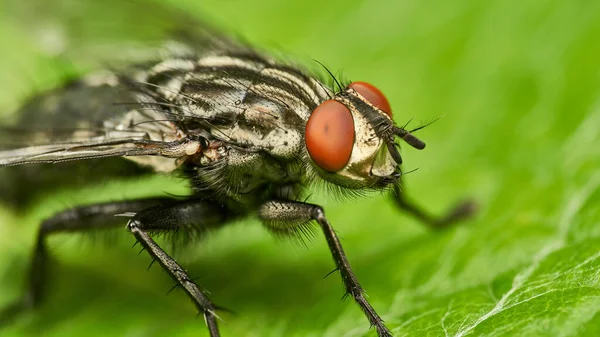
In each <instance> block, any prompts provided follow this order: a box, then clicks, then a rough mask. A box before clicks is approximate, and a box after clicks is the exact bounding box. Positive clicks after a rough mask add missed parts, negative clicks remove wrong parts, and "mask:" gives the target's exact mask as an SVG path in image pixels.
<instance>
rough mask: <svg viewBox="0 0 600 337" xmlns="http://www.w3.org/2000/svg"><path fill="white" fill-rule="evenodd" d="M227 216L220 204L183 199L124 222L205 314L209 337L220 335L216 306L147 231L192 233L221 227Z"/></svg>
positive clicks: (146, 210) (138, 214)
mask: <svg viewBox="0 0 600 337" xmlns="http://www.w3.org/2000/svg"><path fill="white" fill-rule="evenodd" d="M227 218H228V210H227V209H226V208H225V207H223V206H222V205H219V204H216V203H210V202H206V201H196V200H186V201H181V202H178V203H175V204H172V205H168V206H163V205H158V206H155V207H151V208H148V209H145V210H143V211H141V212H139V213H137V214H135V215H134V216H133V217H132V218H131V219H130V221H129V223H128V224H127V228H128V229H129V231H130V232H131V234H133V236H135V238H136V239H137V241H138V242H139V243H140V244H141V246H142V247H143V248H144V250H146V251H147V252H148V254H150V256H151V257H152V258H153V259H154V260H155V261H157V262H158V263H159V264H160V266H161V267H162V268H163V270H164V271H166V272H167V273H168V274H169V275H170V276H171V277H172V278H173V279H174V280H175V281H176V282H177V284H178V285H179V286H181V288H182V289H183V290H184V291H185V292H186V294H187V295H188V296H189V297H190V299H191V300H192V301H193V302H194V305H195V306H196V308H197V309H198V310H199V312H201V313H202V314H203V315H204V319H205V321H206V324H207V326H208V330H209V332H210V336H211V337H217V336H219V328H218V326H217V320H216V319H217V315H216V314H215V306H214V305H213V303H212V302H211V301H210V300H209V299H208V297H207V296H206V295H205V294H204V292H202V290H201V289H200V288H199V287H198V286H197V285H196V284H195V283H194V281H193V280H192V279H191V278H190V276H189V275H188V274H187V272H186V271H185V270H184V269H183V268H182V267H181V266H180V265H179V264H178V263H177V261H175V260H174V259H173V258H172V257H170V256H169V255H168V254H167V253H166V252H165V251H164V250H163V249H162V248H161V247H160V246H159V245H158V244H157V243H156V242H155V241H154V240H153V239H152V238H151V237H150V235H149V232H150V233H164V232H176V231H185V234H188V235H194V234H198V233H201V232H203V231H205V230H208V229H210V228H217V227H220V226H222V225H223V224H224V223H225V222H226V220H228V219H227Z"/></svg>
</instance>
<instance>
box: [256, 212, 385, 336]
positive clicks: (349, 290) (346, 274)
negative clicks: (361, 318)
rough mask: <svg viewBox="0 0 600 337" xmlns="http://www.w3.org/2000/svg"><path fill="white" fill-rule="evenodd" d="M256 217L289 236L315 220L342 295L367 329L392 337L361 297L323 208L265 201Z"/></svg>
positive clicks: (361, 292) (365, 300) (357, 284)
mask: <svg viewBox="0 0 600 337" xmlns="http://www.w3.org/2000/svg"><path fill="white" fill-rule="evenodd" d="M259 216H260V218H261V219H262V221H263V223H264V224H265V225H266V226H267V227H268V228H269V229H270V230H273V231H274V232H276V233H285V232H288V233H290V234H291V233H293V231H294V230H293V228H294V227H295V228H302V227H303V226H305V225H306V224H308V223H309V222H310V221H316V222H317V223H318V224H319V226H320V227H321V230H322V231H323V234H324V235H325V239H326V240H327V244H328V245H329V250H330V251H331V255H332V257H333V260H334V262H335V265H336V267H337V269H338V270H339V271H340V274H341V276H342V281H343V282H344V287H345V289H346V295H352V297H353V298H354V300H355V301H356V303H357V304H358V305H359V306H360V308H361V310H362V311H363V312H364V314H365V316H367V319H368V320H369V322H370V323H371V326H375V328H376V329H377V334H378V335H379V336H380V337H384V336H385V337H388V336H390V337H391V336H392V333H391V332H390V330H389V329H388V328H387V327H386V326H385V324H384V323H383V320H382V319H381V317H379V315H378V314H377V312H376V311H375V309H373V307H372V306H371V304H370V303H369V302H368V301H367V299H366V298H365V293H364V291H363V289H362V287H361V285H360V283H359V282H358V279H357V278H356V275H354V272H353V271H352V268H351V267H350V263H349V262H348V259H347V258H346V254H345V253H344V249H343V248H342V244H341V243H340V240H339V239H338V237H337V235H336V233H335V231H334V229H333V227H331V225H330V224H329V221H327V218H326V217H325V213H324V211H323V208H321V207H320V206H317V205H313V204H308V203H303V202H296V201H269V202H267V203H265V204H263V205H262V206H261V208H260V211H259Z"/></svg>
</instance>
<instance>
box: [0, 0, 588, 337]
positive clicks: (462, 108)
mask: <svg viewBox="0 0 600 337" xmlns="http://www.w3.org/2000/svg"><path fill="white" fill-rule="evenodd" d="M62 1H63V2H64V1H67V0H62ZM12 3H17V1H16V0H14V1H13V0H11V1H7V4H6V5H4V6H5V7H3V10H2V11H0V42H1V43H0V44H1V45H2V46H3V51H2V52H0V108H1V109H2V112H1V113H2V115H3V116H10V114H11V111H14V110H15V109H16V108H17V107H18V105H19V104H20V103H22V102H23V100H24V99H25V98H26V97H27V96H28V95H29V94H30V93H32V92H37V91H40V90H43V89H45V88H52V87H55V86H58V85H60V83H62V82H63V81H64V77H65V68H68V69H69V71H71V70H73V69H75V72H78V71H84V70H85V68H86V66H87V65H88V64H87V63H85V62H83V61H82V62H81V63H78V61H77V60H79V59H78V58H77V57H78V56H77V57H74V59H72V60H69V62H73V64H68V65H65V63H64V61H63V60H60V59H57V58H56V57H55V56H52V55H49V54H48V50H47V49H45V48H44V46H43V45H40V44H39V40H37V38H36V37H35V36H33V35H32V34H31V31H30V30H29V29H28V28H27V27H28V26H27V25H29V24H34V23H35V21H34V22H33V23H32V22H31V21H26V22H27V23H26V24H25V26H24V25H23V22H22V21H19V20H25V19H26V18H24V17H23V16H22V15H21V14H22V9H23V8H24V9H25V12H27V10H28V9H29V10H30V13H29V14H30V15H32V16H35V15H36V14H35V13H36V12H35V11H34V10H33V7H31V8H29V7H27V6H26V5H22V6H21V7H20V8H21V10H20V11H19V12H18V13H21V14H19V15H17V12H15V11H16V9H14V7H11V6H10V5H9V4H12ZM100 3H102V2H98V4H100ZM117 3H118V2H117ZM169 3H170V4H171V5H172V6H177V7H181V8H183V9H185V10H186V11H187V12H188V13H190V14H191V15H194V16H199V17H209V18H210V20H211V22H212V21H214V22H217V23H218V24H219V26H222V27H225V28H226V29H229V30H231V31H234V32H237V33H239V34H240V35H242V36H244V37H246V38H247V39H248V40H249V41H251V42H252V43H254V44H257V45H260V46H262V47H264V48H266V49H270V50H273V52H274V53H276V54H290V55H295V56H296V57H298V58H301V59H305V60H307V61H306V64H307V66H311V64H310V62H312V61H310V60H311V59H312V58H314V59H317V60H319V61H321V62H322V63H324V64H325V65H327V66H328V67H330V68H331V69H333V70H334V71H336V70H338V69H343V71H344V76H345V77H348V78H350V79H354V80H365V81H369V82H371V83H374V84H376V85H377V86H378V87H379V88H381V90H382V91H383V92H384V93H385V94H386V96H387V97H388V99H389V100H390V103H391V104H392V108H393V110H394V116H395V118H396V120H397V121H398V123H401V124H403V123H405V122H407V121H408V120H411V119H412V120H413V122H412V125H415V126H418V125H419V124H420V123H425V122H427V121H430V120H433V119H435V118H438V117H442V118H441V119H440V120H439V121H437V122H436V123H434V124H433V125H431V126H429V127H427V128H426V129H424V130H422V131H419V137H420V138H422V139H423V140H425V141H426V143H427V148H426V149H425V150H424V151H421V152H419V151H415V150H412V149H408V148H403V157H404V159H405V170H411V169H416V168H419V170H418V171H416V172H414V173H411V174H409V175H407V176H406V191H407V193H408V194H409V195H410V196H411V198H413V199H414V200H415V201H417V202H419V203H420V204H422V205H424V206H425V207H427V208H428V209H431V210H432V211H433V212H436V213H439V214H441V212H443V210H445V209H447V208H448V207H450V206H451V205H452V204H453V203H454V202H456V201H458V200H459V199H461V198H464V197H472V198H474V199H475V200H476V201H477V202H478V204H479V205H480V210H479V213H478V214H477V216H476V217H475V218H474V219H473V220H470V221H468V222H466V223H464V224H463V225H461V226H459V227H457V228H453V229H449V230H447V231H443V232H433V231H430V230H428V229H427V228H425V227H424V226H422V225H420V224H419V223H417V222H416V221H415V220H413V219H411V218H409V217H408V216H406V215H404V214H402V213H401V212H399V211H397V210H396V209H394V207H393V205H392V203H391V200H389V199H388V198H386V197H385V196H374V197H370V198H364V199H356V200H352V201H349V202H339V201H335V200H332V199H330V198H327V197H319V198H318V201H319V202H323V204H324V206H325V210H326V212H327V215H328V217H329V218H330V220H331V222H332V224H333V225H334V227H335V228H336V229H337V231H338V232H339V234H340V236H341V237H342V243H343V244H344V247H345V250H346V252H347V254H348V257H349V260H350V262H351V263H352V265H353V268H354V270H355V272H356V273H357V276H358V278H359V279H360V280H361V283H362V285H363V286H364V288H365V289H366V291H367V293H368V295H369V299H370V301H371V302H372V304H373V305H374V307H375V308H376V309H377V310H378V312H379V313H380V314H381V315H382V316H383V318H384V319H385V320H386V322H387V324H388V325H389V327H390V328H391V329H392V330H393V332H394V334H395V335H396V336H456V337H459V336H598V335H599V333H600V272H599V270H600V250H599V247H600V221H599V220H600V207H599V205H600V189H599V187H600V172H599V168H600V131H599V130H600V70H599V69H600V67H599V66H598V65H599V61H598V60H600V43H598V41H600V3H598V2H586V3H585V4H584V3H583V2H581V1H560V0H548V1H534V0H524V1H519V2H515V1H502V0H491V1H485V2H481V1H476V0H469V1H461V2H447V1H442V0H431V1H426V2H418V1H413V2H406V1H403V2H399V1H393V0H380V1H348V0H345V1H341V0H334V1H302V2H299V1H298V2H284V1H275V0H271V1H262V2H259V3H257V2H255V1H239V0H238V1H214V0H213V1H202V2H199V1H183V0H170V1H169ZM98 4H97V5H95V6H94V7H93V10H89V9H88V10H87V11H86V9H85V7H78V8H75V9H74V10H73V12H75V13H78V12H79V11H81V13H85V14H81V15H83V18H90V20H92V19H94V20H96V21H94V22H105V23H106V24H107V25H106V26H107V27H110V29H109V28H107V29H109V30H108V33H107V32H106V31H98V30H97V29H98V28H94V29H92V28H90V29H89V30H83V31H81V34H79V35H78V36H79V38H80V39H79V40H78V41H79V42H78V43H81V44H82V45H84V46H94V45H96V44H97V42H98V41H103V39H104V38H106V36H108V37H114V36H115V34H116V35H119V34H120V33H121V32H122V33H123V34H128V33H131V30H132V29H126V28H121V29H123V30H119V29H120V28H118V27H130V25H129V26H128V25H127V24H126V23H127V18H128V16H127V15H124V14H122V13H121V14H119V15H118V16H115V13H120V11H119V7H116V6H118V5H115V6H112V7H111V6H107V7H110V8H104V7H103V6H101V5H98ZM138 4H139V5H140V6H141V7H140V8H139V13H137V15H139V16H143V15H144V8H143V6H142V5H143V4H144V3H143V2H138ZM23 6H25V7H23ZM127 7H131V6H127ZM103 8H104V9H103ZM40 13H42V12H41V11H40V12H39V13H38V14H39V15H42V14H40ZM56 15H57V19H58V22H60V19H61V17H60V14H56ZM51 18H52V17H51ZM111 18H112V19H111ZM73 20H75V19H73ZM150 21H152V20H150ZM69 22H72V21H69ZM77 22H78V24H82V25H84V26H85V24H86V22H87V21H86V20H83V19H81V18H80V21H77ZM159 28H160V27H159ZM140 29H141V28H140ZM84 33H85V34H84ZM96 33H98V34H97V35H98V36H99V37H97V36H95V35H96ZM86 34H87V35H86ZM50 37H51V36H50ZM116 37H117V38H118V37H120V36H116ZM50 45H52V43H50ZM79 56H80V55H79ZM82 58H83V56H82ZM71 67H72V68H71ZM0 176H1V172H0ZM174 185H177V186H176V187H174ZM184 188H185V184H184V183H183V182H178V181H177V180H176V179H175V180H172V179H168V178H165V177H158V178H156V179H152V180H148V181H133V182H122V183H119V182H116V183H112V184H108V185H106V186H96V187H93V188H90V189H81V190H75V191H74V190H69V191H64V190H63V191H57V192H56V193H55V194H51V195H48V196H47V197H46V198H44V199H41V200H40V201H39V202H38V205H37V206H36V207H34V208H31V209H29V210H28V211H27V212H24V213H21V214H16V213H14V212H12V211H11V210H9V209H0V284H1V286H0V303H9V302H10V301H12V300H15V299H17V298H18V296H19V295H20V294H21V293H22V291H23V280H24V278H25V275H26V270H27V264H28V260H29V258H30V254H31V249H32V247H33V243H34V240H35V235H36V230H37V227H38V224H39V222H40V221H41V220H42V219H44V218H45V217H48V216H50V215H51V214H52V213H54V212H57V211H59V210H61V209H64V208H66V207H69V206H72V205H76V204H80V203H89V202H95V201H100V200H110V199H114V198H115V197H117V198H125V197H135V196H140V195H152V194H157V193H159V194H160V193H163V191H169V192H177V191H182V190H183V189H184ZM0 193H1V191H0ZM117 235H118V236H121V237H123V239H121V240H117V241H110V244H108V245H98V244H93V243H90V240H89V239H87V238H83V239H82V238H81V237H79V236H75V237H70V236H67V235H61V236H57V237H55V238H52V240H51V243H52V248H53V256H54V258H55V259H56V260H57V262H54V263H53V264H52V267H53V269H54V273H53V276H52V277H51V281H50V283H51V286H50V289H51V294H50V298H49V300H48V301H47V303H46V304H44V305H43V306H42V307H41V308H40V309H39V310H37V311H35V312H32V313H27V314H26V315H24V317H21V318H19V319H18V320H16V321H15V322H14V323H13V324H11V325H10V326H8V327H6V328H4V329H3V330H0V334H2V336H39V335H43V336H81V335H85V336H125V335H128V336H129V335H132V336H206V335H207V332H206V329H205V327H204V322H203V320H202V318H201V317H200V318H199V317H196V316H195V312H194V308H193V306H192V305H191V304H190V303H189V300H187V299H186V297H185V295H184V294H183V293H182V292H181V291H174V292H172V293H171V294H170V295H169V296H164V294H165V293H166V292H167V291H168V290H169V288H171V286H172V281H171V280H170V279H169V278H168V277H167V276H166V275H164V273H163V272H162V271H161V270H160V268H159V267H158V266H156V265H155V266H154V267H152V268H151V269H150V270H149V271H146V267H147V265H148V263H149V262H150V260H149V258H148V257H147V256H145V255H144V254H141V255H139V256H138V255H136V253H137V250H135V251H134V250H132V249H130V248H129V247H130V246H131V244H132V243H133V239H132V238H130V237H129V235H128V234H127V233H126V231H124V230H123V232H122V233H117ZM309 248H310V249H305V248H303V247H299V246H297V245H294V244H292V243H288V242H278V241H276V240H273V238H271V237H270V236H269V235H268V233H267V232H266V231H265V230H263V229H262V228H261V227H260V224H259V223H258V222H257V221H255V220H248V221H244V222H240V223H236V224H234V225H232V226H230V227H227V228H225V229H224V230H223V231H220V232H218V233H215V234H214V235H211V236H210V237H209V238H207V240H205V241H203V242H201V243H199V244H197V245H196V246H194V247H189V248H187V249H184V250H182V251H179V253H178V254H177V258H178V261H180V262H181V263H183V264H184V265H185V266H186V267H187V268H188V270H189V271H190V273H191V274H192V275H194V276H198V277H199V278H198V283H199V284H201V285H202V286H203V287H204V288H206V289H208V290H209V291H210V292H211V298H212V299H213V300H214V301H215V302H216V303H217V304H219V305H221V306H224V307H227V308H230V309H232V310H234V311H235V312H236V314H229V313H221V317H222V318H223V320H224V321H225V323H224V324H221V326H222V330H223V331H222V333H223V335H224V336H363V335H369V336H374V335H375V332H374V331H373V330H369V327H368V322H367V321H366V319H365V318H364V317H363V315H362V313H361V312H360V310H359V309H358V307H357V306H356V305H355V304H354V303H353V302H352V301H351V299H347V300H345V301H342V300H341V296H342V294H343V291H342V286H341V283H340V280H339V276H338V275H337V274H332V275H330V276H329V277H327V278H325V279H324V278H323V276H324V275H326V274H327V273H328V272H330V271H331V270H332V269H333V262H332V261H331V258H330V256H329V252H328V251H327V248H326V244H325V242H324V240H322V238H321V237H317V238H316V239H315V240H314V242H312V243H310V244H309Z"/></svg>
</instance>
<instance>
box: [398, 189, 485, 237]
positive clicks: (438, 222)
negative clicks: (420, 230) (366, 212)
mask: <svg viewBox="0 0 600 337" xmlns="http://www.w3.org/2000/svg"><path fill="white" fill-rule="evenodd" d="M393 198H394V201H395V202H396V205H397V206H398V207H399V208H401V209H403V210H405V211H406V212H408V213H410V214H411V215H412V216H414V217H415V218H417V219H419V220H420V221H422V222H423V223H424V224H426V225H427V226H429V227H431V228H433V229H443V228H447V227H449V226H451V225H453V224H455V223H457V222H460V221H462V220H465V219H467V218H469V217H471V216H472V215H473V214H474V213H475V211H476V210H477V205H476V204H475V202H474V201H473V200H468V199H467V200H464V201H462V202H460V203H459V204H457V205H455V206H454V207H453V208H451V209H450V210H448V211H447V212H446V214H444V215H442V216H440V217H436V216H434V215H432V214H430V213H429V212H427V211H425V210H424V209H423V208H421V207H419V206H418V205H417V204H415V203H414V202H411V201H410V200H408V199H407V197H406V194H405V193H404V192H403V191H402V190H401V189H400V187H399V184H397V185H394V193H393Z"/></svg>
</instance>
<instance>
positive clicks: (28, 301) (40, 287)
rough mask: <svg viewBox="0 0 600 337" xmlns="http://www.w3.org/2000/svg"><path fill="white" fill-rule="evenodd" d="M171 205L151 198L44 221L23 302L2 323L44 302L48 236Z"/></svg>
mask: <svg viewBox="0 0 600 337" xmlns="http://www.w3.org/2000/svg"><path fill="white" fill-rule="evenodd" d="M170 201H172V199H168V198H148V199H139V200H131V201H117V202H108V203H101V204H94V205H88V206H81V207H75V208H71V209H68V210H66V211H62V212H60V213H57V214H56V215H54V216H53V217H51V218H49V219H46V220H44V221H43V222H42V224H41V226H40V229H39V230H38V235H37V241H36V246H35V250H34V252H33V258H32V261H31V266H30V269H29V276H28V280H27V283H28V284H27V290H26V293H25V296H24V297H23V298H22V299H21V300H20V301H17V302H16V303H14V304H12V305H10V306H8V307H6V308H4V309H2V310H0V322H1V323H8V322H9V321H11V319H12V318H15V317H16V316H17V315H18V314H19V313H20V312H22V311H23V310H26V309H31V308H35V307H37V306H38V305H39V304H40V303H41V302H42V301H43V299H44V295H45V294H44V291H45V286H46V276H47V275H46V274H47V267H48V249H47V246H46V239H47V238H48V236H50V235H51V234H54V233H63V232H85V231H92V230H97V229H109V228H114V227H118V226H121V225H123V219H120V218H117V217H115V216H114V215H115V214H119V213H124V212H135V211H139V210H141V209H144V208H148V207H151V206H154V205H157V204H161V203H165V202H170ZM0 325H2V324H0Z"/></svg>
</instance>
